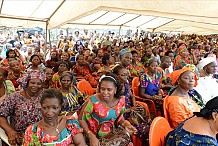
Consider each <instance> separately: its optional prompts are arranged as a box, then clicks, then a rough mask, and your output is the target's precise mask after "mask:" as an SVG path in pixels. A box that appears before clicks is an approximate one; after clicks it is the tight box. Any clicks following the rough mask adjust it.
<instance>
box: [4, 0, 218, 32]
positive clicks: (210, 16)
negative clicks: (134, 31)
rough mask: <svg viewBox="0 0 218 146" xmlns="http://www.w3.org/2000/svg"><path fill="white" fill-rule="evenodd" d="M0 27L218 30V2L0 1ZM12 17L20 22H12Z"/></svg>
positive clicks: (151, 0)
mask: <svg viewBox="0 0 218 146" xmlns="http://www.w3.org/2000/svg"><path fill="white" fill-rule="evenodd" d="M0 2H1V3H0V4H1V11H0V26H2V25H3V26H5V25H7V26H8V25H9V24H10V25H12V26H15V25H18V26H19V25H22V26H23V25H25V26H28V27H32V26H34V25H35V26H39V25H45V24H46V23H47V24H48V28H49V29H52V28H59V27H61V26H63V27H70V28H71V27H74V26H75V25H80V26H86V27H87V26H91V27H94V26H95V27H97V28H98V27H100V26H101V27H105V26H106V27H107V28H108V27H111V28H112V27H113V28H120V27H121V28H122V27H134V28H141V29H147V30H150V31H154V32H161V31H163V32H182V33H185V34H186V33H197V34H214V33H216V34H217V33H218V15H217V13H218V9H217V5H218V1H211V0H210V1H207V0H183V1H180V0H137V1H136V0H127V1H124V0H35V1H32V0H0ZM10 18H22V19H21V20H22V21H24V22H23V23H22V22H21V20H19V21H17V20H18V19H14V20H16V21H17V23H10Z"/></svg>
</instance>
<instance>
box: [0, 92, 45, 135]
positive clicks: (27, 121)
mask: <svg viewBox="0 0 218 146" xmlns="http://www.w3.org/2000/svg"><path fill="white" fill-rule="evenodd" d="M41 97H42V92H41V93H39V95H38V96H37V97H34V98H31V99H27V98H25V97H23V95H21V94H20V92H15V93H12V94H10V95H8V96H7V97H6V98H5V99H4V100H3V101H1V102H0V116H3V117H5V118H7V117H8V116H9V117H10V125H11V126H12V127H13V128H14V130H15V131H17V132H19V133H21V134H24V132H25V130H26V128H27V127H28V126H29V125H31V124H33V123H36V122H38V121H39V120H41V119H42V113H41V105H40V102H39V100H40V99H41Z"/></svg>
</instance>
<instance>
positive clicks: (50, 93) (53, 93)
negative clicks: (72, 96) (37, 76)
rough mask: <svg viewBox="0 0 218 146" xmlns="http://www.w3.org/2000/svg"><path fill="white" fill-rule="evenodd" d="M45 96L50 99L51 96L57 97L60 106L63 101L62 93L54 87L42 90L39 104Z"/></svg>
mask: <svg viewBox="0 0 218 146" xmlns="http://www.w3.org/2000/svg"><path fill="white" fill-rule="evenodd" d="M47 98H48V99H52V98H56V99H58V101H59V104H60V105H61V106H62V105H63V103H64V100H63V95H62V93H61V92H60V91H59V90H57V89H54V88H50V89H46V90H44V92H43V94H42V97H41V99H40V104H42V103H43V101H44V100H45V99H47Z"/></svg>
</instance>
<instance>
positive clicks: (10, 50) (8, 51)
mask: <svg viewBox="0 0 218 146" xmlns="http://www.w3.org/2000/svg"><path fill="white" fill-rule="evenodd" d="M10 52H14V54H15V56H14V58H16V57H17V53H16V52H15V51H14V50H12V49H9V50H7V52H6V58H9V53H10Z"/></svg>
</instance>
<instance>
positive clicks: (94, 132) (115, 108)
mask: <svg viewBox="0 0 218 146" xmlns="http://www.w3.org/2000/svg"><path fill="white" fill-rule="evenodd" d="M98 87H99V91H98V93H97V94H95V95H93V96H92V97H91V98H90V100H89V101H88V103H87V104H86V106H85V107H84V109H83V110H82V111H81V113H80V116H79V121H80V124H81V127H83V129H84V132H85V134H86V135H87V137H88V138H89V142H90V146H98V145H99V140H98V139H99V138H103V137H106V136H107V135H108V134H109V133H110V132H111V130H112V129H113V128H115V127H116V126H118V125H121V126H122V127H123V128H124V129H126V130H127V131H128V132H129V133H130V134H132V133H136V132H137V130H136V129H135V128H134V127H133V126H132V125H130V124H129V122H127V121H125V120H124V118H123V113H124V112H125V97H123V96H120V95H121V88H122V87H121V86H120V82H119V79H118V78H117V76H116V75H114V74H110V73H107V74H105V75H103V76H101V78H100V79H99V85H98ZM109 123H110V124H109ZM111 125H112V126H113V128H112V127H111Z"/></svg>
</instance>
